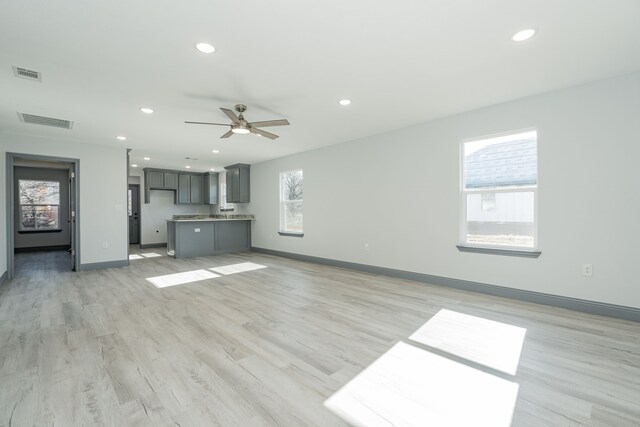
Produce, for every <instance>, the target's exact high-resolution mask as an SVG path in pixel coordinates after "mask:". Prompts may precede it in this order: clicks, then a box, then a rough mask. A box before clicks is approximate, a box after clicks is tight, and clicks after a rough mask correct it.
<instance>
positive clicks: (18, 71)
mask: <svg viewBox="0 0 640 427" xmlns="http://www.w3.org/2000/svg"><path fill="white" fill-rule="evenodd" d="M13 74H15V76H16V77H22V78H23V79H28V80H35V81H38V82H41V81H42V73H41V72H39V71H33V70H29V69H27V68H22V67H16V66H15V65H14V66H13Z"/></svg>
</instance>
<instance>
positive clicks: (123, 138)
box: [116, 135, 127, 141]
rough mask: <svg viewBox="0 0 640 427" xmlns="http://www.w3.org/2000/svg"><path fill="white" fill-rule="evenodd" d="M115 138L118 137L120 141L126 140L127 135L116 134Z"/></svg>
mask: <svg viewBox="0 0 640 427" xmlns="http://www.w3.org/2000/svg"><path fill="white" fill-rule="evenodd" d="M116 138H118V139H119V140H120V141H126V140H127V137H126V136H122V135H121V136H116Z"/></svg>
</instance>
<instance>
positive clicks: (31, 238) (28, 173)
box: [13, 166, 71, 248]
mask: <svg viewBox="0 0 640 427" xmlns="http://www.w3.org/2000/svg"><path fill="white" fill-rule="evenodd" d="M13 176H14V194H15V201H14V206H15V210H14V218H15V224H14V247H15V248H36V247H43V246H65V245H70V244H71V235H70V232H69V223H68V222H67V220H68V218H69V171H68V170H64V169H43V168H34V167H18V166H16V167H15V168H14V175H13ZM20 179H40V180H46V181H58V182H59V183H60V208H59V211H58V219H59V222H58V224H59V226H60V228H61V229H62V231H60V232H51V233H22V234H21V233H19V232H18V230H19V229H20V224H19V223H20V215H19V206H18V205H19V203H20V201H19V192H18V180H20Z"/></svg>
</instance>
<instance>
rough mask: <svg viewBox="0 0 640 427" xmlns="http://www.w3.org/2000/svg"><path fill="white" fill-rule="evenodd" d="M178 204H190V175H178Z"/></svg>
mask: <svg viewBox="0 0 640 427" xmlns="http://www.w3.org/2000/svg"><path fill="white" fill-rule="evenodd" d="M176 199H177V200H178V203H191V175H184V174H180V175H178V196H177V197H176Z"/></svg>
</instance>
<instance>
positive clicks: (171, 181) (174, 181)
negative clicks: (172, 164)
mask: <svg viewBox="0 0 640 427" xmlns="http://www.w3.org/2000/svg"><path fill="white" fill-rule="evenodd" d="M164 189H165V190H177V189H178V174H177V173H175V172H164Z"/></svg>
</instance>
